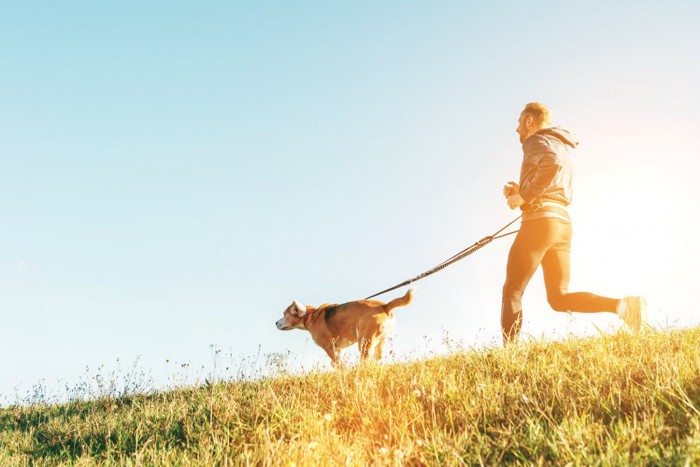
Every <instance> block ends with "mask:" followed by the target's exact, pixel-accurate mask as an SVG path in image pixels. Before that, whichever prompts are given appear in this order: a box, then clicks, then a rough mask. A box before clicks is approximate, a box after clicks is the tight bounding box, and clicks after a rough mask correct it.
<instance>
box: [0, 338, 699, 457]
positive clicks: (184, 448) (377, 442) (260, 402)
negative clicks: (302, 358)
mask: <svg viewBox="0 0 700 467" xmlns="http://www.w3.org/2000/svg"><path fill="white" fill-rule="evenodd" d="M698 349H700V328H696V329H690V330H682V331H669V332H658V333H657V332H653V331H651V332H647V333H646V334H643V335H640V336H632V335H630V334H627V333H620V334H616V335H603V336H601V337H596V338H584V339H570V340H566V341H564V342H558V343H552V342H535V343H529V344H523V345H519V346H516V347H512V348H509V349H488V350H473V351H468V352H464V353H459V354H454V355H451V356H449V357H444V358H436V359H432V360H428V361H421V362H413V363H407V364H391V365H373V364H370V365H365V366H359V367H355V368H350V369H347V370H343V371H332V372H318V373H312V374H309V375H305V376H302V377H298V376H295V377H292V376H278V377H275V378H267V379H264V380H261V381H253V382H228V383H223V382H222V383H217V384H213V385H210V386H207V387H201V388H188V389H181V390H177V391H173V392H169V393H162V394H152V395H143V396H129V397H124V398H107V399H102V400H96V401H87V402H74V403H71V404H65V405H39V406H31V407H10V408H6V409H2V410H0V465H6V464H12V465H23V464H31V463H37V462H38V463H40V464H42V465H45V464H60V463H71V464H72V463H81V464H91V463H105V462H113V463H120V464H126V465H138V464H147V465H152V464H175V463H176V464H179V465H183V464H184V465H189V464H192V465H202V464H204V465H207V464H223V465H226V464H231V465H238V464H241V465H242V464H246V465H247V464H255V465H280V464H281V465H292V464H296V465H365V464H367V463H375V464H390V465H402V464H405V465H421V464H428V465H435V464H447V465H458V464H462V463H466V464H480V463H483V464H486V465H494V464H502V463H516V464H520V463H528V464H529V463H536V464H537V463H546V464H549V463H555V464H559V465H563V464H566V463H569V462H572V463H574V464H584V465H591V464H601V463H602V464H606V465H607V464H628V463H630V462H632V463H635V464H639V463H641V464H663V465H669V464H680V465H682V464H684V463H686V461H690V463H698V462H700V354H699V352H698Z"/></svg>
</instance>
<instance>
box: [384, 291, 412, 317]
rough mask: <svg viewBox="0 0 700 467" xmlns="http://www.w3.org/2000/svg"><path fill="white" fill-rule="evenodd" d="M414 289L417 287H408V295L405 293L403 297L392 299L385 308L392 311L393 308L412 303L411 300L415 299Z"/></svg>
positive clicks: (388, 311)
mask: <svg viewBox="0 0 700 467" xmlns="http://www.w3.org/2000/svg"><path fill="white" fill-rule="evenodd" d="M414 290H415V289H413V288H410V289H408V292H406V295H404V296H403V297H399V298H395V299H393V300H392V301H390V302H389V303H387V304H386V305H384V310H385V311H386V312H387V313H391V310H393V309H394V308H396V307H399V306H406V305H408V304H409V303H411V300H412V299H413V291H414Z"/></svg>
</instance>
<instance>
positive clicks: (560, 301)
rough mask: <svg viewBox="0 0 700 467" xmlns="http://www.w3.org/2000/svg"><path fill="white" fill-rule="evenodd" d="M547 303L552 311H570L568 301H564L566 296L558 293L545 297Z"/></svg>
mask: <svg viewBox="0 0 700 467" xmlns="http://www.w3.org/2000/svg"><path fill="white" fill-rule="evenodd" d="M547 301H548V302H549V306H551V307H552V309H553V310H554V311H569V309H570V307H569V304H568V300H567V299H566V294H563V293H559V294H556V295H555V294H550V295H547Z"/></svg>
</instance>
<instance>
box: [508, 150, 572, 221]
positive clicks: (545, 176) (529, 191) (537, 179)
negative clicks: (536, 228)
mask: <svg viewBox="0 0 700 467" xmlns="http://www.w3.org/2000/svg"><path fill="white" fill-rule="evenodd" d="M559 168H560V167H559V164H557V163H556V161H555V159H554V158H553V157H550V156H549V155H547V156H544V157H543V158H542V159H540V161H539V162H538V163H537V171H536V172H535V176H534V177H532V178H531V179H530V180H528V181H527V182H526V183H523V186H522V188H521V190H520V196H521V197H522V199H523V203H524V204H530V203H532V202H533V201H534V200H536V199H537V198H539V197H540V196H541V195H542V193H544V192H545V191H547V189H548V188H549V187H550V186H551V185H552V182H553V181H554V179H555V178H556V176H557V173H558V172H559ZM509 204H510V203H509ZM516 207H517V206H516ZM512 209H515V208H512Z"/></svg>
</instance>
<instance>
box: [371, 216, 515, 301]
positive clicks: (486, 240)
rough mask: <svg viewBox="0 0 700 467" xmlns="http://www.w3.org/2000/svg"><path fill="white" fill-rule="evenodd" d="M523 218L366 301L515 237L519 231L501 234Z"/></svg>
mask: <svg viewBox="0 0 700 467" xmlns="http://www.w3.org/2000/svg"><path fill="white" fill-rule="evenodd" d="M521 217H522V216H518V217H517V218H516V219H513V220H512V221H511V222H509V223H508V224H507V225H506V226H505V227H503V228H502V229H501V230H499V231H498V232H496V233H495V234H493V235H489V236H488V237H484V238H482V239H481V240H479V241H478V242H476V243H475V244H473V245H472V246H470V247H467V248H465V249H464V250H462V251H460V252H459V253H457V254H456V255H454V256H453V257H452V258H449V259H446V260H445V261H443V262H442V263H440V264H438V265H437V266H435V267H434V268H433V269H430V270H429V271H426V272H424V273H422V274H419V275H417V276H416V277H414V278H413V279H408V280H407V281H403V282H402V283H400V284H397V285H395V286H393V287H390V288H388V289H386V290H382V291H381V292H377V293H376V294H374V295H370V296H369V297H367V298H365V300H369V299H370V298H374V297H376V296H377V295H381V294H384V293H387V292H391V291H392V290H395V289H398V288H399V287H403V286H404V285H410V284H411V283H413V282H416V281H419V280H421V279H423V278H425V277H428V276H429V275H431V274H435V273H436V272H438V271H442V270H443V269H445V268H446V267H447V266H449V265H450V264H452V263H456V262H457V261H459V260H460V259H463V258H466V257H467V256H469V255H471V254H472V253H474V252H475V251H477V250H480V249H482V248H483V247H485V246H486V245H488V244H489V243H491V242H492V241H494V240H496V239H498V238H503V237H507V236H508V235H513V234H514V233H518V231H517V230H514V231H513V232H508V233H504V234H502V235H499V234H500V233H501V232H503V231H504V230H506V229H507V228H508V227H510V226H511V225H513V224H514V223H515V222H516V221H518V220H519V219H520V218H521Z"/></svg>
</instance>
